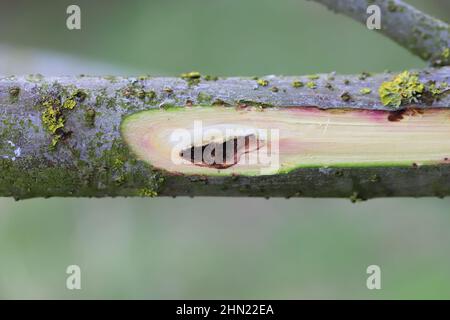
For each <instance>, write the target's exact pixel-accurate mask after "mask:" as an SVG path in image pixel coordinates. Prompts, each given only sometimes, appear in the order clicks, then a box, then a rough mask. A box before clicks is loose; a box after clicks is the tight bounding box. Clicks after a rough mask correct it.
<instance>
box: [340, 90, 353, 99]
mask: <svg viewBox="0 0 450 320" xmlns="http://www.w3.org/2000/svg"><path fill="white" fill-rule="evenodd" d="M341 99H342V101H345V102H349V101H351V100H352V96H351V95H350V93H349V92H348V91H345V92H344V93H342V94H341Z"/></svg>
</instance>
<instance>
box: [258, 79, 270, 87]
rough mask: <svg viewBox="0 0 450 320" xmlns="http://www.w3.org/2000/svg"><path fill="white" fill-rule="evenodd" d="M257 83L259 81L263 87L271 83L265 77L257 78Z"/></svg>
mask: <svg viewBox="0 0 450 320" xmlns="http://www.w3.org/2000/svg"><path fill="white" fill-rule="evenodd" d="M256 83H258V85H259V86H261V87H267V86H268V85H269V81H267V80H265V79H258V80H256Z"/></svg>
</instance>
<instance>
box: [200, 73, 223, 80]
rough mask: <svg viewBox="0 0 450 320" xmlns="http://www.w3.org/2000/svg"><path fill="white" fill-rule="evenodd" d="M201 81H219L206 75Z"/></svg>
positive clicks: (216, 77) (215, 77)
mask: <svg viewBox="0 0 450 320" xmlns="http://www.w3.org/2000/svg"><path fill="white" fill-rule="evenodd" d="M203 79H205V80H206V81H217V80H219V77H218V76H211V75H209V74H207V75H206V76H204V77H203Z"/></svg>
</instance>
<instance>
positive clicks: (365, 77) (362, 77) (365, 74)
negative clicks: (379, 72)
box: [358, 71, 372, 81]
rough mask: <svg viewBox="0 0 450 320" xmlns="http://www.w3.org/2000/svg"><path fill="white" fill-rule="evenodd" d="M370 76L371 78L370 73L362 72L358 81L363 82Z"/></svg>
mask: <svg viewBox="0 0 450 320" xmlns="http://www.w3.org/2000/svg"><path fill="white" fill-rule="evenodd" d="M371 76H372V74H371V73H369V72H365V71H363V72H361V74H360V75H359V77H358V79H359V80H362V81H364V80H366V79H367V78H369V77H371Z"/></svg>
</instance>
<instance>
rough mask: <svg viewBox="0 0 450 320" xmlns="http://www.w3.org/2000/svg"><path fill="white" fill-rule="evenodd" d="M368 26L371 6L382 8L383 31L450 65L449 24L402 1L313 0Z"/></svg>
mask: <svg viewBox="0 0 450 320" xmlns="http://www.w3.org/2000/svg"><path fill="white" fill-rule="evenodd" d="M313 1H316V2H318V3H321V4H323V5H325V6H327V7H328V8H329V9H331V10H333V11H335V12H337V13H342V14H345V15H347V16H349V17H351V18H353V19H355V20H357V21H359V22H361V23H363V24H364V25H365V24H366V21H367V18H368V17H369V14H368V13H367V12H366V10H367V8H368V6H369V5H372V4H375V5H378V6H379V7H380V9H381V30H380V32H381V33H382V34H384V35H386V36H388V37H389V38H391V39H392V40H394V41H395V42H397V43H398V44H400V45H401V46H403V47H405V48H406V49H408V50H409V51H411V52H412V53H413V54H415V55H417V56H419V57H421V58H422V59H424V60H426V61H430V62H431V63H432V64H433V65H435V66H448V65H449V64H450V29H449V25H448V24H447V23H445V22H442V21H440V20H438V19H436V18H434V17H432V16H430V15H427V14H425V13H423V12H421V11H420V10H418V9H416V8H414V7H413V6H411V5H409V4H406V3H404V2H403V1H401V0H373V1H366V0H313Z"/></svg>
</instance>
